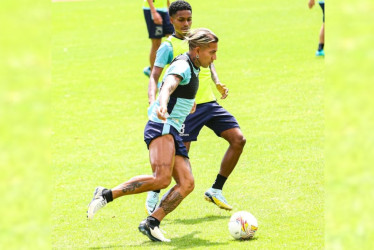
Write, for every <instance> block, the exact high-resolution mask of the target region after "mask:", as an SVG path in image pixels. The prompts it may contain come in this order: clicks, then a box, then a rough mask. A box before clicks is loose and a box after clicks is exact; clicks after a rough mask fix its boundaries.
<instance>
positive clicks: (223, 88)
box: [209, 63, 229, 99]
mask: <svg viewBox="0 0 374 250" xmlns="http://www.w3.org/2000/svg"><path fill="white" fill-rule="evenodd" d="M209 68H210V75H211V77H212V80H213V82H214V83H215V84H216V88H217V90H218V91H219V92H220V93H221V99H225V98H226V97H227V96H228V94H229V89H228V88H227V87H226V85H225V84H223V83H221V82H220V80H219V78H218V74H217V71H216V68H215V67H214V64H213V63H211V64H210V65H209Z"/></svg>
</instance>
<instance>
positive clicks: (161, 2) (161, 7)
mask: <svg viewBox="0 0 374 250" xmlns="http://www.w3.org/2000/svg"><path fill="white" fill-rule="evenodd" d="M153 5H154V6H155V8H156V10H158V11H163V12H168V2H167V0H153ZM143 9H146V10H147V9H148V10H149V9H150V6H149V4H148V2H147V0H144V3H143Z"/></svg>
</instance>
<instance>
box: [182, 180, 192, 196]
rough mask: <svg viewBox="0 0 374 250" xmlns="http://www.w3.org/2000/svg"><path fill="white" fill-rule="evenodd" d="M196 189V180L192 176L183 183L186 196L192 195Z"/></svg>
mask: <svg viewBox="0 0 374 250" xmlns="http://www.w3.org/2000/svg"><path fill="white" fill-rule="evenodd" d="M194 188H195V180H194V178H193V177H192V176H191V177H189V178H186V179H185V180H184V181H183V184H182V189H183V191H184V192H185V194H186V195H187V194H189V193H191V192H192V191H193V190H194Z"/></svg>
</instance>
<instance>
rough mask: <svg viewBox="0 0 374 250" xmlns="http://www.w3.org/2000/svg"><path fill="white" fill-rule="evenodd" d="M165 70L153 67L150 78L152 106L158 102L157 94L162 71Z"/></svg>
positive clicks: (149, 99)
mask: <svg viewBox="0 0 374 250" xmlns="http://www.w3.org/2000/svg"><path fill="white" fill-rule="evenodd" d="M163 69H164V68H160V67H157V66H153V69H152V73H151V76H150V77H149V84H148V103H149V105H151V104H152V103H153V102H154V101H155V100H156V94H157V83H158V81H159V79H160V76H161V73H162V70H163Z"/></svg>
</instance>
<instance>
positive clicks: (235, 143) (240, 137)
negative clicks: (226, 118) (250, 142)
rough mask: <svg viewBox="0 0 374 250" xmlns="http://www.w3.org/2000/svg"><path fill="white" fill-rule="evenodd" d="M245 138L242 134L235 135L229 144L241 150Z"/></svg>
mask: <svg viewBox="0 0 374 250" xmlns="http://www.w3.org/2000/svg"><path fill="white" fill-rule="evenodd" d="M246 142H247V140H246V139H245V137H244V136H243V135H238V136H235V138H234V140H233V141H232V142H231V145H232V146H233V147H234V148H236V149H240V150H242V149H243V148H244V146H245V143H246Z"/></svg>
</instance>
